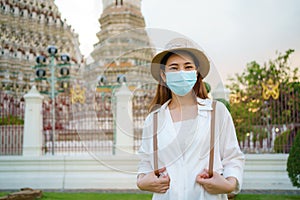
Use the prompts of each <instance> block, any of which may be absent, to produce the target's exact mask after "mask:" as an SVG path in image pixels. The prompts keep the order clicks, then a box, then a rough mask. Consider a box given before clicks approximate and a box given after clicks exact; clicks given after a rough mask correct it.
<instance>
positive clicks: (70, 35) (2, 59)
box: [0, 0, 82, 95]
mask: <svg viewBox="0 0 300 200" xmlns="http://www.w3.org/2000/svg"><path fill="white" fill-rule="evenodd" d="M0 33H1V34H0V90H5V91H7V92H10V93H16V94H17V95H23V94H24V93H26V92H27V91H28V90H29V89H30V85H31V84H33V79H34V77H35V72H34V70H33V69H32V68H31V66H33V65H35V64H36V63H35V58H36V56H38V55H47V53H46V51H47V47H48V46H49V45H54V46H56V47H57V48H58V50H59V52H61V53H67V54H69V55H70V57H71V60H72V62H73V63H74V64H76V65H72V69H71V71H72V73H73V75H75V74H76V71H77V68H78V65H77V64H79V63H81V62H82V55H81V52H80V50H79V41H78V34H76V33H75V32H74V31H73V30H72V29H71V26H70V25H68V24H67V23H66V21H65V20H62V19H61V14H60V12H59V10H58V8H57V6H56V5H55V3H54V0H47V1H44V0H1V1H0ZM15 77H19V78H17V79H16V78H15ZM37 87H38V88H39V87H48V86H47V83H45V82H41V83H38V86H37Z"/></svg>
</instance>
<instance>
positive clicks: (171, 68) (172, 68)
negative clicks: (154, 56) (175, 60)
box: [169, 67, 177, 70]
mask: <svg viewBox="0 0 300 200" xmlns="http://www.w3.org/2000/svg"><path fill="white" fill-rule="evenodd" d="M169 70H177V67H170V68H169Z"/></svg>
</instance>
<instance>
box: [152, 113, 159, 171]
mask: <svg viewBox="0 0 300 200" xmlns="http://www.w3.org/2000/svg"><path fill="white" fill-rule="evenodd" d="M157 118H158V117H157V112H155V113H154V114H153V157H154V173H155V175H156V176H157V177H159V171H158V152H157V120H158V119H157Z"/></svg>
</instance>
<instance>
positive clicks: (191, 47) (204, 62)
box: [151, 38, 210, 81]
mask: <svg viewBox="0 0 300 200" xmlns="http://www.w3.org/2000/svg"><path fill="white" fill-rule="evenodd" d="M175 50H176V51H177V50H182V51H187V52H190V53H192V54H193V55H194V56H195V58H196V59H197V60H198V63H199V66H197V67H198V69H197V71H198V72H199V73H200V74H201V76H202V78H204V77H206V75H207V74H208V72H209V68H210V64H209V60H208V58H207V57H206V56H205V54H204V53H203V52H202V51H201V50H199V49H198V48H197V47H196V45H195V44H194V43H193V42H191V41H190V40H187V39H185V38H175V39H173V40H171V41H170V42H168V44H167V45H166V46H165V50H164V51H162V52H160V53H158V54H157V55H156V56H154V58H153V59H152V62H151V74H152V76H153V78H154V79H156V80H157V81H159V80H160V64H161V61H162V59H163V58H164V57H165V55H166V54H167V53H168V52H173V51H175Z"/></svg>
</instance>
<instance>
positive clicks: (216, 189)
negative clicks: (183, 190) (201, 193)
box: [196, 169, 237, 194]
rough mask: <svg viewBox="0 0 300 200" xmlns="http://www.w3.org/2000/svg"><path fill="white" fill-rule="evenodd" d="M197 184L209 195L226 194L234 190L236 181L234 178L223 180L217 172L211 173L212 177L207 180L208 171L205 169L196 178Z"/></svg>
mask: <svg viewBox="0 0 300 200" xmlns="http://www.w3.org/2000/svg"><path fill="white" fill-rule="evenodd" d="M196 182H197V183H199V184H200V185H201V186H202V187H203V188H204V189H205V190H206V191H207V192H208V193H210V194H226V193H230V192H232V191H234V190H235V188H236V184H237V180H236V178H234V177H228V178H226V179H225V178H224V177H223V176H222V175H220V174H219V173H217V172H213V176H212V177H211V178H209V175H208V171H207V170H206V169H205V170H204V171H203V172H202V173H200V174H198V176H197V177H196Z"/></svg>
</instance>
